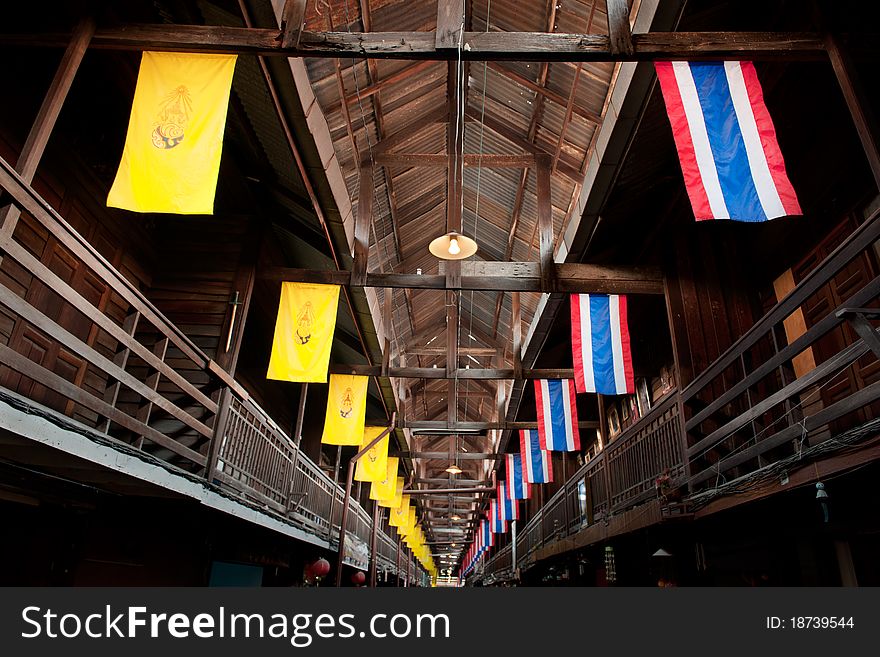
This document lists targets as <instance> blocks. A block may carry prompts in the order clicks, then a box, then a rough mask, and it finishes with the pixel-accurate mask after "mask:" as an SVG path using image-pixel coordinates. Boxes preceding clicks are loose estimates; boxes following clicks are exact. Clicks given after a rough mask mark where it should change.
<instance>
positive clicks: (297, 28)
mask: <svg viewBox="0 0 880 657" xmlns="http://www.w3.org/2000/svg"><path fill="white" fill-rule="evenodd" d="M306 2H307V0H286V1H285V3H284V8H283V9H282V10H281V30H282V38H281V47H282V48H296V47H297V46H298V45H299V38H300V35H301V34H302V27H303V23H304V22H305V17H306Z"/></svg>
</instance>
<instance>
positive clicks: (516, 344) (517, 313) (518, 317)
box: [510, 292, 522, 378]
mask: <svg viewBox="0 0 880 657" xmlns="http://www.w3.org/2000/svg"><path fill="white" fill-rule="evenodd" d="M510 326H511V334H512V337H513V347H512V348H513V375H514V377H515V378H519V377H521V376H522V309H521V307H520V298H519V292H511V293H510Z"/></svg>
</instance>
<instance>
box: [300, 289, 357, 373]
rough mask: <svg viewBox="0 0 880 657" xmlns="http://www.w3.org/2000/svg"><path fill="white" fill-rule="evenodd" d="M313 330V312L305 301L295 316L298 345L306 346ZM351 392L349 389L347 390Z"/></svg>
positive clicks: (310, 304)
mask: <svg viewBox="0 0 880 657" xmlns="http://www.w3.org/2000/svg"><path fill="white" fill-rule="evenodd" d="M314 328H315V312H314V310H312V302H311V301H306V304H305V305H304V306H303V309H302V310H301V311H300V313H299V315H297V316H296V339H297V341H298V342H299V343H300V344H308V342H309V340H311V339H312V331H313V330H314ZM349 390H351V388H349Z"/></svg>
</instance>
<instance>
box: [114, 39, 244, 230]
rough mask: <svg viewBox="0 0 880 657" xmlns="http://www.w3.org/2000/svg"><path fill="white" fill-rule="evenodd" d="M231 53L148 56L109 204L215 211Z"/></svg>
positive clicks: (173, 210) (144, 59)
mask: <svg viewBox="0 0 880 657" xmlns="http://www.w3.org/2000/svg"><path fill="white" fill-rule="evenodd" d="M234 69H235V55H194V54H184V53H170V52H145V53H144V54H143V57H142V58H141V66H140V71H139V73H138V80H137V86H136V87H135V91H134V102H133V104H132V107H131V117H130V118H129V122H128V133H127V134H126V136H125V148H124V149H123V151H122V160H121V161H120V163H119V169H118V170H117V172H116V179H115V180H114V181H113V187H111V188H110V195H109V196H108V197H107V205H108V206H110V207H114V208H123V209H125V210H133V211H134V212H170V213H174V214H212V213H213V212H214V192H215V190H216V188H217V172H218V171H219V170H220V152H221V151H222V149H223V130H224V127H225V126H226V109H227V107H228V105H229V90H230V88H231V87H232V72H233V70H234Z"/></svg>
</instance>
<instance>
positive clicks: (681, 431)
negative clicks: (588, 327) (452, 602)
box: [484, 211, 880, 578]
mask: <svg viewBox="0 0 880 657" xmlns="http://www.w3.org/2000/svg"><path fill="white" fill-rule="evenodd" d="M878 239H880V211H874V212H873V213H872V215H871V216H870V217H869V218H868V219H867V220H866V221H864V222H863V223H862V224H861V225H860V226H859V227H858V228H857V229H856V230H854V231H853V232H852V234H851V235H849V236H848V237H847V238H846V239H845V240H843V241H842V243H841V244H840V245H839V246H837V248H835V249H834V251H832V252H831V253H830V254H829V255H828V256H827V257H826V258H825V259H824V260H823V261H822V262H821V263H819V264H818V265H817V266H816V267H815V268H814V269H813V270H812V271H810V272H809V273H808V274H807V275H806V276H804V277H803V279H802V280H801V281H800V282H799V283H798V284H797V286H795V288H794V289H793V290H792V291H791V292H790V293H789V294H788V295H787V296H786V297H785V298H784V299H782V300H781V301H780V302H779V303H777V304H776V305H775V306H774V307H773V308H772V309H771V310H770V311H769V312H767V314H766V315H764V316H763V317H762V318H761V319H759V320H758V321H757V322H756V323H755V325H754V326H752V328H751V329H749V330H748V331H747V332H746V333H745V334H744V335H743V336H742V337H741V338H740V339H739V340H737V341H736V342H735V343H734V344H733V345H732V346H731V347H730V348H729V349H728V350H727V351H725V352H724V353H723V354H722V355H721V356H720V357H719V358H718V359H717V360H716V361H715V362H713V363H712V364H711V365H710V366H709V367H708V368H706V370H705V371H704V372H702V373H701V374H699V375H698V376H697V377H696V379H695V380H694V381H693V382H692V383H691V384H690V385H688V386H687V387H686V388H685V389H684V390H682V391H681V393H680V394H679V393H677V392H675V391H673V392H672V393H669V394H668V395H667V396H666V397H665V398H664V399H662V400H661V401H660V403H659V404H658V405H657V406H656V407H655V408H653V409H652V410H651V412H650V413H649V414H648V415H647V416H645V417H644V418H642V419H641V420H640V421H638V422H637V423H636V424H634V425H633V426H631V427H629V428H628V429H627V430H626V431H624V433H623V434H622V435H621V436H620V438H618V439H617V440H615V441H614V442H612V443H611V444H609V445H608V446H607V447H606V448H605V450H604V451H603V452H601V453H600V454H599V455H598V456H596V457H595V458H593V459H592V460H590V461H589V462H588V463H587V464H585V465H584V466H583V467H582V468H581V469H580V470H579V471H578V472H577V473H576V474H575V475H574V477H572V479H571V480H569V481H568V482H566V484H565V486H564V487H563V488H561V489H560V490H559V491H557V493H556V494H555V495H554V496H553V497H552V498H551V499H550V500H549V501H548V502H547V503H546V504H545V505H544V507H543V508H542V509H541V510H540V511H539V512H538V513H537V514H536V515H535V516H534V517H533V518H531V519H530V520H529V522H528V523H527V524H526V525H525V527H523V528H521V529H520V530H519V531H518V533H517V561H518V564H517V565H519V566H521V567H522V566H526V565H528V564H529V563H530V561H531V560H533V558H534V553H535V552H536V551H537V550H538V549H540V548H541V547H544V546H545V545H548V544H549V543H552V542H553V541H555V540H558V539H559V538H562V537H565V536H567V535H569V534H571V533H572V532H574V531H577V530H578V529H579V528H580V527H581V526H583V525H585V524H589V523H591V522H594V521H595V520H596V519H600V518H602V517H603V516H605V517H607V516H608V515H609V514H616V513H620V512H623V511H625V510H627V509H628V508H631V507H633V506H634V505H637V504H639V503H642V502H645V501H647V500H650V499H652V498H656V497H657V496H658V494H663V495H664V496H665V495H666V493H670V494H672V495H675V496H676V497H679V496H681V497H685V498H686V499H688V501H689V504H694V503H696V501H697V500H698V499H700V495H699V494H700V493H701V492H702V491H704V490H705V489H707V488H714V487H717V486H719V485H723V484H725V483H726V482H730V481H732V480H734V479H738V478H741V477H745V476H748V475H751V474H752V473H755V472H756V471H758V470H761V469H762V468H765V467H766V466H768V465H771V464H778V463H779V462H780V461H782V460H788V461H790V462H791V463H792V464H795V465H796V464H797V462H799V461H801V460H803V459H804V458H808V457H809V450H810V449H811V448H812V447H817V446H820V445H821V444H822V443H823V442H824V441H826V440H828V439H829V438H832V437H834V438H835V439H836V440H837V441H838V443H842V441H844V440H846V441H853V442H857V441H858V440H860V439H863V438H865V437H867V435H868V434H867V433H866V432H867V429H865V430H861V429H860V427H862V426H863V425H867V423H868V422H869V421H871V420H875V419H876V418H877V417H878V416H880V360H878V357H877V356H876V355H875V352H876V353H880V334H878V332H877V328H876V326H875V323H876V322H877V320H878V319H880V310H878V306H880V303H878V302H880V276H873V274H872V273H871V272H873V266H872V265H871V264H870V263H871V262H873V261H874V260H875V259H876V256H875V254H874V248H875V243H876V242H877V240H878ZM858 259H861V260H862V261H861V262H858ZM844 292H845V294H844ZM829 299H832V300H833V299H836V301H835V302H834V303H829ZM798 309H801V312H806V311H805V310H804V309H809V310H810V311H811V313H810V319H811V322H810V324H811V325H810V326H809V328H807V329H806V330H805V331H804V332H803V334H802V335H800V336H799V337H797V338H796V339H793V340H792V341H791V342H790V343H788V344H786V333H785V328H784V324H783V322H784V321H785V320H786V319H787V318H789V317H790V316H791V315H792V314H793V313H795V312H796V311H798ZM808 351H810V352H811V353H812V357H813V361H814V363H815V364H814V365H813V364H812V363H811V364H810V366H808V367H806V368H805V367H803V365H801V366H800V367H799V368H796V367H795V363H794V359H795V358H796V357H798V356H799V355H801V354H804V353H807V352H808ZM863 434H864V435H863ZM847 444H850V443H847ZM658 477H660V478H661V480H662V482H663V484H662V487H658V483H659V482H658ZM584 492H586V493H587V495H586V497H587V499H586V500H582V497H583V494H584ZM695 495H696V497H695ZM688 496H689V497H688ZM664 499H665V498H664ZM667 501H668V499H667ZM579 502H585V503H583V504H582V505H581V506H578V503H579ZM509 557H510V551H509V549H505V550H501V551H499V552H498V553H497V554H495V555H492V557H491V558H490V559H489V560H488V561H487V562H486V564H485V568H484V572H485V573H486V576H487V578H492V577H494V578H498V577H502V576H505V574H506V573H507V571H506V570H505V569H507V568H509V566H508V565H507V562H508V559H509Z"/></svg>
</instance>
